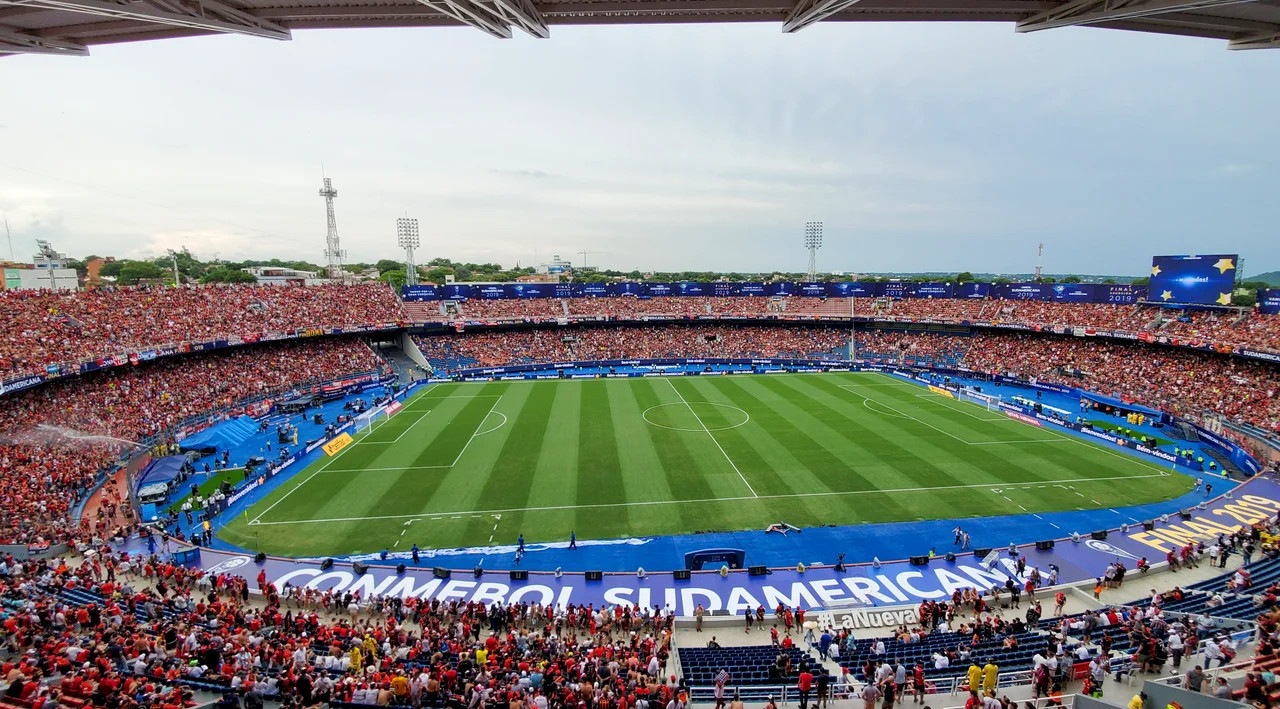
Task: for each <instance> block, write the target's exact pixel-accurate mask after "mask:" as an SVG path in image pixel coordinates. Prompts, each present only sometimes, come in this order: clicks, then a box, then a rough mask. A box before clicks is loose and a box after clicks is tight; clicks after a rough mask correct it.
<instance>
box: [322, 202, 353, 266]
mask: <svg viewBox="0 0 1280 709" xmlns="http://www.w3.org/2000/svg"><path fill="white" fill-rule="evenodd" d="M320 196H321V197H324V210H325V215H326V216H327V217H328V219H329V233H328V234H327V235H326V236H325V238H324V256H325V258H327V259H328V260H329V280H332V281H340V280H342V259H344V258H346V256H347V252H346V251H343V250H342V246H341V244H339V243H338V220H337V219H336V218H334V216H333V198H334V197H337V196H338V191H337V190H335V189H334V188H333V180H331V179H329V178H328V177H326V178H324V187H321V188H320Z"/></svg>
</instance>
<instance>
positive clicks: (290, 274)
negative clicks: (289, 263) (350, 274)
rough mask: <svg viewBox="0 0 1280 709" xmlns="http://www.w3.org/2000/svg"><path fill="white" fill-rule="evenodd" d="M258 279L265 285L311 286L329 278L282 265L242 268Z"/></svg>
mask: <svg viewBox="0 0 1280 709" xmlns="http://www.w3.org/2000/svg"><path fill="white" fill-rule="evenodd" d="M241 270H243V271H244V272H245V273H248V274H249V275H251V276H253V277H254V278H256V279H258V284H259V285H264V286H311V285H318V284H321V283H328V282H329V279H328V278H317V277H316V272H315V271H300V270H298V269H296V268H283V267H280V266H250V267H248V268H244V269H241Z"/></svg>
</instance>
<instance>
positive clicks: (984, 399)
mask: <svg viewBox="0 0 1280 709" xmlns="http://www.w3.org/2000/svg"><path fill="white" fill-rule="evenodd" d="M957 397H958V398H959V399H960V400H961V401H971V402H973V403H975V404H978V405H981V406H985V407H986V408H987V411H999V410H1000V397H998V396H991V395H990V394H983V393H981V392H978V391H974V390H973V389H970V388H968V387H965V388H963V389H961V390H960V391H959V392H958V393H957Z"/></svg>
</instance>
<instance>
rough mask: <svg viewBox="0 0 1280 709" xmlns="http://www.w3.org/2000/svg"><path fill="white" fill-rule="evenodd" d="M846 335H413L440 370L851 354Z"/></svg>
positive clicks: (658, 331)
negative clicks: (578, 362) (624, 360)
mask: <svg viewBox="0 0 1280 709" xmlns="http://www.w3.org/2000/svg"><path fill="white" fill-rule="evenodd" d="M847 338H848V333H847V332H846V331H844V330H838V329H834V328H807V327H751V326H745V327H733V326H728V325H706V326H693V327H683V326H665V327H663V326H657V327H631V328H626V329H613V328H609V329H604V328H582V329H575V330H515V331H504V332H496V331H486V332H468V333H464V334H457V333H454V334H446V335H433V336H415V337H414V341H415V342H416V343H417V345H418V349H419V350H420V351H421V352H422V354H423V356H424V357H426V358H427V361H428V362H430V363H431V366H432V367H433V368H435V369H436V370H438V371H441V372H452V371H456V370H458V369H460V368H463V367H491V366H498V365H504V364H524V363H528V362H553V361H568V360H602V359H621V358H644V359H654V358H661V357H830V356H847V355H848V350H847V344H846V341H847Z"/></svg>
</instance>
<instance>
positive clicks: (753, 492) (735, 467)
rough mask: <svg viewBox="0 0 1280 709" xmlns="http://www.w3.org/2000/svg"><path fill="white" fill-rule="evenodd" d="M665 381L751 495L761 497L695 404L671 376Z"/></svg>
mask: <svg viewBox="0 0 1280 709" xmlns="http://www.w3.org/2000/svg"><path fill="white" fill-rule="evenodd" d="M663 381H665V382H666V383H667V385H668V386H670V387H671V391H674V392H675V393H676V396H678V397H680V401H683V402H684V405H685V406H686V407H688V409H689V413H691V414H693V417H694V418H695V419H697V421H698V424H699V425H700V426H702V430H703V431H706V432H707V435H708V436H710V437H711V442H712V443H714V444H716V448H719V449H720V455H723V456H724V459H725V460H727V461H729V465H732V466H733V472H735V473H737V474H738V477H739V478H741V479H742V484H743V485H746V486H747V489H748V490H750V491H751V496H752V497H760V496H759V495H757V494H756V489H755V488H753V487H751V483H749V482H747V478H746V476H745V475H743V474H742V471H741V470H738V464H737V463H735V462H733V458H730V457H729V454H728V453H726V452H725V451H724V446H722V445H720V441H717V440H716V435H715V434H714V433H712V432H711V429H709V428H707V424H705V423H703V421H702V417H701V416H699V415H698V412H697V411H694V410H693V405H692V404H690V403H689V402H688V401H687V400H686V399H685V398H684V395H683V394H681V393H680V390H679V389H677V388H676V385H675V384H674V383H672V381H671V379H670V378H664V379H663ZM748 417H750V414H748Z"/></svg>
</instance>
